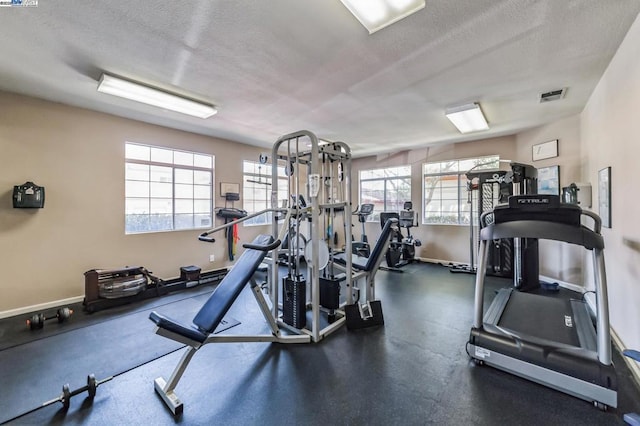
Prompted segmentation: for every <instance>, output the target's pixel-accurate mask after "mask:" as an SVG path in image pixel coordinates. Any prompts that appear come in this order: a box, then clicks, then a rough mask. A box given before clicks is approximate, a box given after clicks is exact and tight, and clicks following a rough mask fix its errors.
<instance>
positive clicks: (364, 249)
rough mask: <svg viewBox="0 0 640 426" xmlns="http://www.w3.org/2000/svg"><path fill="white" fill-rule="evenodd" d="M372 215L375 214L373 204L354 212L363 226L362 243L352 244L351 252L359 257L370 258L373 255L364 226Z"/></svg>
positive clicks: (365, 205)
mask: <svg viewBox="0 0 640 426" xmlns="http://www.w3.org/2000/svg"><path fill="white" fill-rule="evenodd" d="M371 213H373V204H362V205H361V206H360V208H359V209H356V211H355V212H353V214H354V215H357V216H358V222H360V224H361V226H362V233H361V236H360V241H354V242H352V243H351V252H352V253H353V254H355V255H357V256H362V257H369V255H370V254H371V247H370V246H369V240H368V239H367V234H366V231H365V229H364V224H365V222H366V221H367V218H368V217H369V216H371Z"/></svg>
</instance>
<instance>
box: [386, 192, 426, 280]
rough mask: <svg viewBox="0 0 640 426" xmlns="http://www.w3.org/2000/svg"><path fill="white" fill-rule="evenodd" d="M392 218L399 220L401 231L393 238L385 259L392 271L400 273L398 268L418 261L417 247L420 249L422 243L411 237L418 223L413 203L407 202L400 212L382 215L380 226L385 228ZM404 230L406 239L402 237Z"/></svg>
mask: <svg viewBox="0 0 640 426" xmlns="http://www.w3.org/2000/svg"><path fill="white" fill-rule="evenodd" d="M392 218H395V219H398V226H399V227H400V229H399V230H398V232H397V233H396V234H395V235H394V236H393V237H392V239H391V244H390V246H389V250H387V253H386V254H385V259H386V261H387V266H388V267H389V268H390V269H391V270H395V271H398V272H399V269H398V268H400V267H402V266H405V265H408V264H409V263H411V262H415V261H416V247H420V246H421V245H422V242H421V241H420V240H418V239H416V238H414V237H413V235H411V228H413V227H416V226H417V222H418V221H417V217H416V212H415V211H414V210H413V203H412V202H411V201H405V203H404V205H403V210H401V211H400V212H382V213H380V224H381V225H382V226H384V224H385V223H386V221H387V220H388V219H392ZM402 228H406V229H407V236H406V237H405V236H403V235H402Z"/></svg>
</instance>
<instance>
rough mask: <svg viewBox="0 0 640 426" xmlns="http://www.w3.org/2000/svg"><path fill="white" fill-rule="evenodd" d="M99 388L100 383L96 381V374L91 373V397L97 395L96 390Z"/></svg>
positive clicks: (88, 377)
mask: <svg viewBox="0 0 640 426" xmlns="http://www.w3.org/2000/svg"><path fill="white" fill-rule="evenodd" d="M97 389H98V383H97V382H96V376H94V375H93V374H89V375H88V376H87V391H88V392H89V398H93V397H94V396H96V390H97Z"/></svg>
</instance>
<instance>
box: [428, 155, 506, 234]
mask: <svg viewBox="0 0 640 426" xmlns="http://www.w3.org/2000/svg"><path fill="white" fill-rule="evenodd" d="M499 160H500V157H498V156H497V155H493V156H487V157H480V158H471V159H467V160H451V161H442V162H439V163H427V164H424V165H423V167H422V173H423V199H424V205H423V209H422V211H423V214H422V223H424V224H433V223H440V224H453V225H459V224H469V220H470V218H469V203H468V201H467V199H468V198H467V197H468V195H467V177H466V176H465V174H466V173H467V172H468V171H469V170H471V169H474V170H492V169H498V165H499ZM474 210H475V209H474Z"/></svg>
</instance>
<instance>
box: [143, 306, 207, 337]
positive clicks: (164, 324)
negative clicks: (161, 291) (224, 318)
mask: <svg viewBox="0 0 640 426" xmlns="http://www.w3.org/2000/svg"><path fill="white" fill-rule="evenodd" d="M149 319H150V320H151V321H153V322H154V323H155V324H156V325H157V326H158V327H160V328H163V329H165V330H168V331H171V332H173V333H176V334H179V335H181V336H184V337H187V338H189V339H191V340H195V341H196V342H199V343H203V342H204V341H205V339H206V338H207V335H206V334H205V333H203V332H201V331H200V330H197V329H196V328H195V327H187V326H184V325H182V324H180V323H178V322H176V321H174V320H172V319H171V318H169V317H166V316H164V315H162V314H159V313H157V312H156V311H153V312H151V313H150V314H149Z"/></svg>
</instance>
